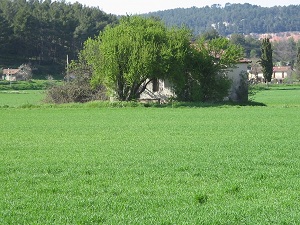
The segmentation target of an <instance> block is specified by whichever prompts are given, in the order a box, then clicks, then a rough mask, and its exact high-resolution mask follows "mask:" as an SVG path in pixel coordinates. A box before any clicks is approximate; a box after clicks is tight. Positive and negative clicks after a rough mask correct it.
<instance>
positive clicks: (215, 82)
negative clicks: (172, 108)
mask: <svg viewBox="0 0 300 225" xmlns="http://www.w3.org/2000/svg"><path fill="white" fill-rule="evenodd" d="M242 55H243V49H242V48H241V47H240V46H237V45H234V44H231V43H230V41H229V40H228V39H226V38H223V37H222V38H215V39H212V40H208V41H206V40H204V39H202V38H200V39H199V40H197V41H196V43H194V44H193V49H192V50H191V51H190V54H189V58H188V60H187V61H188V66H187V68H188V69H187V71H188V72H187V73H186V74H185V76H184V78H185V81H184V82H181V83H183V84H184V85H178V84H177V83H176V81H175V84H177V85H175V91H176V94H177V97H178V99H179V100H184V101H222V100H223V98H224V97H226V96H227V95H228V90H229V88H230V85H231V81H230V80H229V79H228V78H227V76H226V74H227V72H228V71H227V70H228V69H230V68H233V67H234V65H235V64H236V63H237V62H238V60H239V59H241V58H242ZM179 84H180V83H179Z"/></svg>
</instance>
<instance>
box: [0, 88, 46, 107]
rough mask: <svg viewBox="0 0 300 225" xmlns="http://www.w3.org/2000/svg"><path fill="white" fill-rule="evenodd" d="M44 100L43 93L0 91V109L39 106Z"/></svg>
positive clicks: (33, 91) (36, 91) (38, 91)
mask: <svg viewBox="0 0 300 225" xmlns="http://www.w3.org/2000/svg"><path fill="white" fill-rule="evenodd" d="M43 98H44V91H41V90H24V91H12V90H9V91H0V107H20V106H23V105H39V104H41V102H42V100H43Z"/></svg>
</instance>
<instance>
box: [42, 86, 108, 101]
mask: <svg viewBox="0 0 300 225" xmlns="http://www.w3.org/2000/svg"><path fill="white" fill-rule="evenodd" d="M107 99H108V98H107V95H106V89H105V88H104V87H103V86H99V87H97V88H92V87H91V86H90V85H89V84H88V83H81V82H76V81H72V82H65V83H64V84H63V85H56V86H53V87H51V88H49V89H48V90H47V91H46V98H45V102H47V103H57V104H62V103H70V102H80V103H84V102H88V101H94V100H107Z"/></svg>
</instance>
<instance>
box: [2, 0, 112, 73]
mask: <svg viewBox="0 0 300 225" xmlns="http://www.w3.org/2000/svg"><path fill="white" fill-rule="evenodd" d="M114 23H117V17H116V16H114V15H110V14H106V13H104V12H103V11H101V10H100V9H99V8H95V7H85V6H83V5H82V4H79V3H74V4H70V3H67V2H66V1H51V0H45V1H41V0H28V1H26V0H0V68H1V67H4V68H8V67H10V68H18V66H20V64H22V63H30V64H31V66H32V67H33V68H34V71H33V72H34V73H36V74H39V75H40V76H43V77H44V76H46V75H47V74H54V75H58V76H63V75H62V72H63V71H64V69H65V67H66V60H67V56H68V57H69V59H70V60H71V59H75V58H76V57H77V54H78V52H79V51H80V50H81V49H82V46H83V43H84V41H86V40H87V38H88V37H94V36H95V35H98V34H99V32H100V31H101V30H103V29H104V27H105V26H106V25H108V24H114ZM43 77H41V78H43Z"/></svg>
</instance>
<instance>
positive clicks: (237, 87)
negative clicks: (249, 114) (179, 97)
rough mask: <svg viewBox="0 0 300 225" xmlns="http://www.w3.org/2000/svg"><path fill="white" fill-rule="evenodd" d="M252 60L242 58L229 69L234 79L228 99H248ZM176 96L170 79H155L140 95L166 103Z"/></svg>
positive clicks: (148, 100)
mask: <svg viewBox="0 0 300 225" xmlns="http://www.w3.org/2000/svg"><path fill="white" fill-rule="evenodd" d="M250 62H251V61H249V60H240V62H239V63H237V64H236V66H235V68H232V69H231V70H228V72H227V76H228V78H229V79H231V80H232V85H231V88H230V89H229V93H228V99H230V100H232V101H236V102H240V101H247V100H248V79H247V78H248V72H247V66H248V63H250ZM174 97H176V93H175V92H174V91H173V88H172V84H171V83H170V82H169V81H168V80H160V79H154V80H153V81H152V82H150V83H149V84H148V85H147V87H146V89H145V91H144V92H143V93H142V94H141V95H140V101H141V102H151V101H152V102H160V103H166V102H168V101H169V99H170V98H174Z"/></svg>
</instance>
